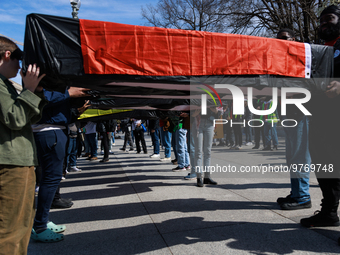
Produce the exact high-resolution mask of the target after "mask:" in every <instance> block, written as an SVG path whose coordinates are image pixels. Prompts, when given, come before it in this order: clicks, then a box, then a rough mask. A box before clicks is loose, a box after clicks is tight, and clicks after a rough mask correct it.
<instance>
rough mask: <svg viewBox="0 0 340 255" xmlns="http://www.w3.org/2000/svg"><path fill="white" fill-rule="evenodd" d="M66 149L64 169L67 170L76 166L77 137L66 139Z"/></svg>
mask: <svg viewBox="0 0 340 255" xmlns="http://www.w3.org/2000/svg"><path fill="white" fill-rule="evenodd" d="M68 139H69V140H68V148H67V157H66V169H69V168H70V167H72V166H76V165H77V151H78V146H77V137H69V138H68Z"/></svg>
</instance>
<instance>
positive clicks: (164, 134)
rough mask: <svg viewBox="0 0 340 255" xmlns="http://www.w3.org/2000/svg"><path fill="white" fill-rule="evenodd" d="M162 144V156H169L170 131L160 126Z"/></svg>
mask: <svg viewBox="0 0 340 255" xmlns="http://www.w3.org/2000/svg"><path fill="white" fill-rule="evenodd" d="M161 137H162V145H163V146H164V157H165V158H170V157H171V133H170V132H169V131H164V130H163V128H161Z"/></svg>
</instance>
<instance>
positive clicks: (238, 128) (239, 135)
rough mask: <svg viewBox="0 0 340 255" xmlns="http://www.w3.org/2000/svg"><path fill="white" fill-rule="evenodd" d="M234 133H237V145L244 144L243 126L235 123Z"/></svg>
mask: <svg viewBox="0 0 340 255" xmlns="http://www.w3.org/2000/svg"><path fill="white" fill-rule="evenodd" d="M233 130H234V135H235V145H236V146H242V128H241V126H240V125H237V124H236V125H233Z"/></svg>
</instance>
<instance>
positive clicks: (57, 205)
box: [51, 198, 73, 209]
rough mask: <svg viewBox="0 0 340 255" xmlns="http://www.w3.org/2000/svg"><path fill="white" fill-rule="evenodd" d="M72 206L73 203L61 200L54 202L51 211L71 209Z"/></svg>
mask: <svg viewBox="0 0 340 255" xmlns="http://www.w3.org/2000/svg"><path fill="white" fill-rule="evenodd" d="M72 205H73V202H71V201H67V200H65V199H62V198H59V199H55V200H53V202H52V205H51V209H63V208H70V207H71V206H72Z"/></svg>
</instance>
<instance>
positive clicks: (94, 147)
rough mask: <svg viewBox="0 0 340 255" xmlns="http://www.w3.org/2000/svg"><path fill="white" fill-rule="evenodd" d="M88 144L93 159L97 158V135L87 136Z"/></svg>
mask: <svg viewBox="0 0 340 255" xmlns="http://www.w3.org/2000/svg"><path fill="white" fill-rule="evenodd" d="M86 139H87V142H88V143H89V147H90V151H91V157H97V138H96V133H92V134H86Z"/></svg>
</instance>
